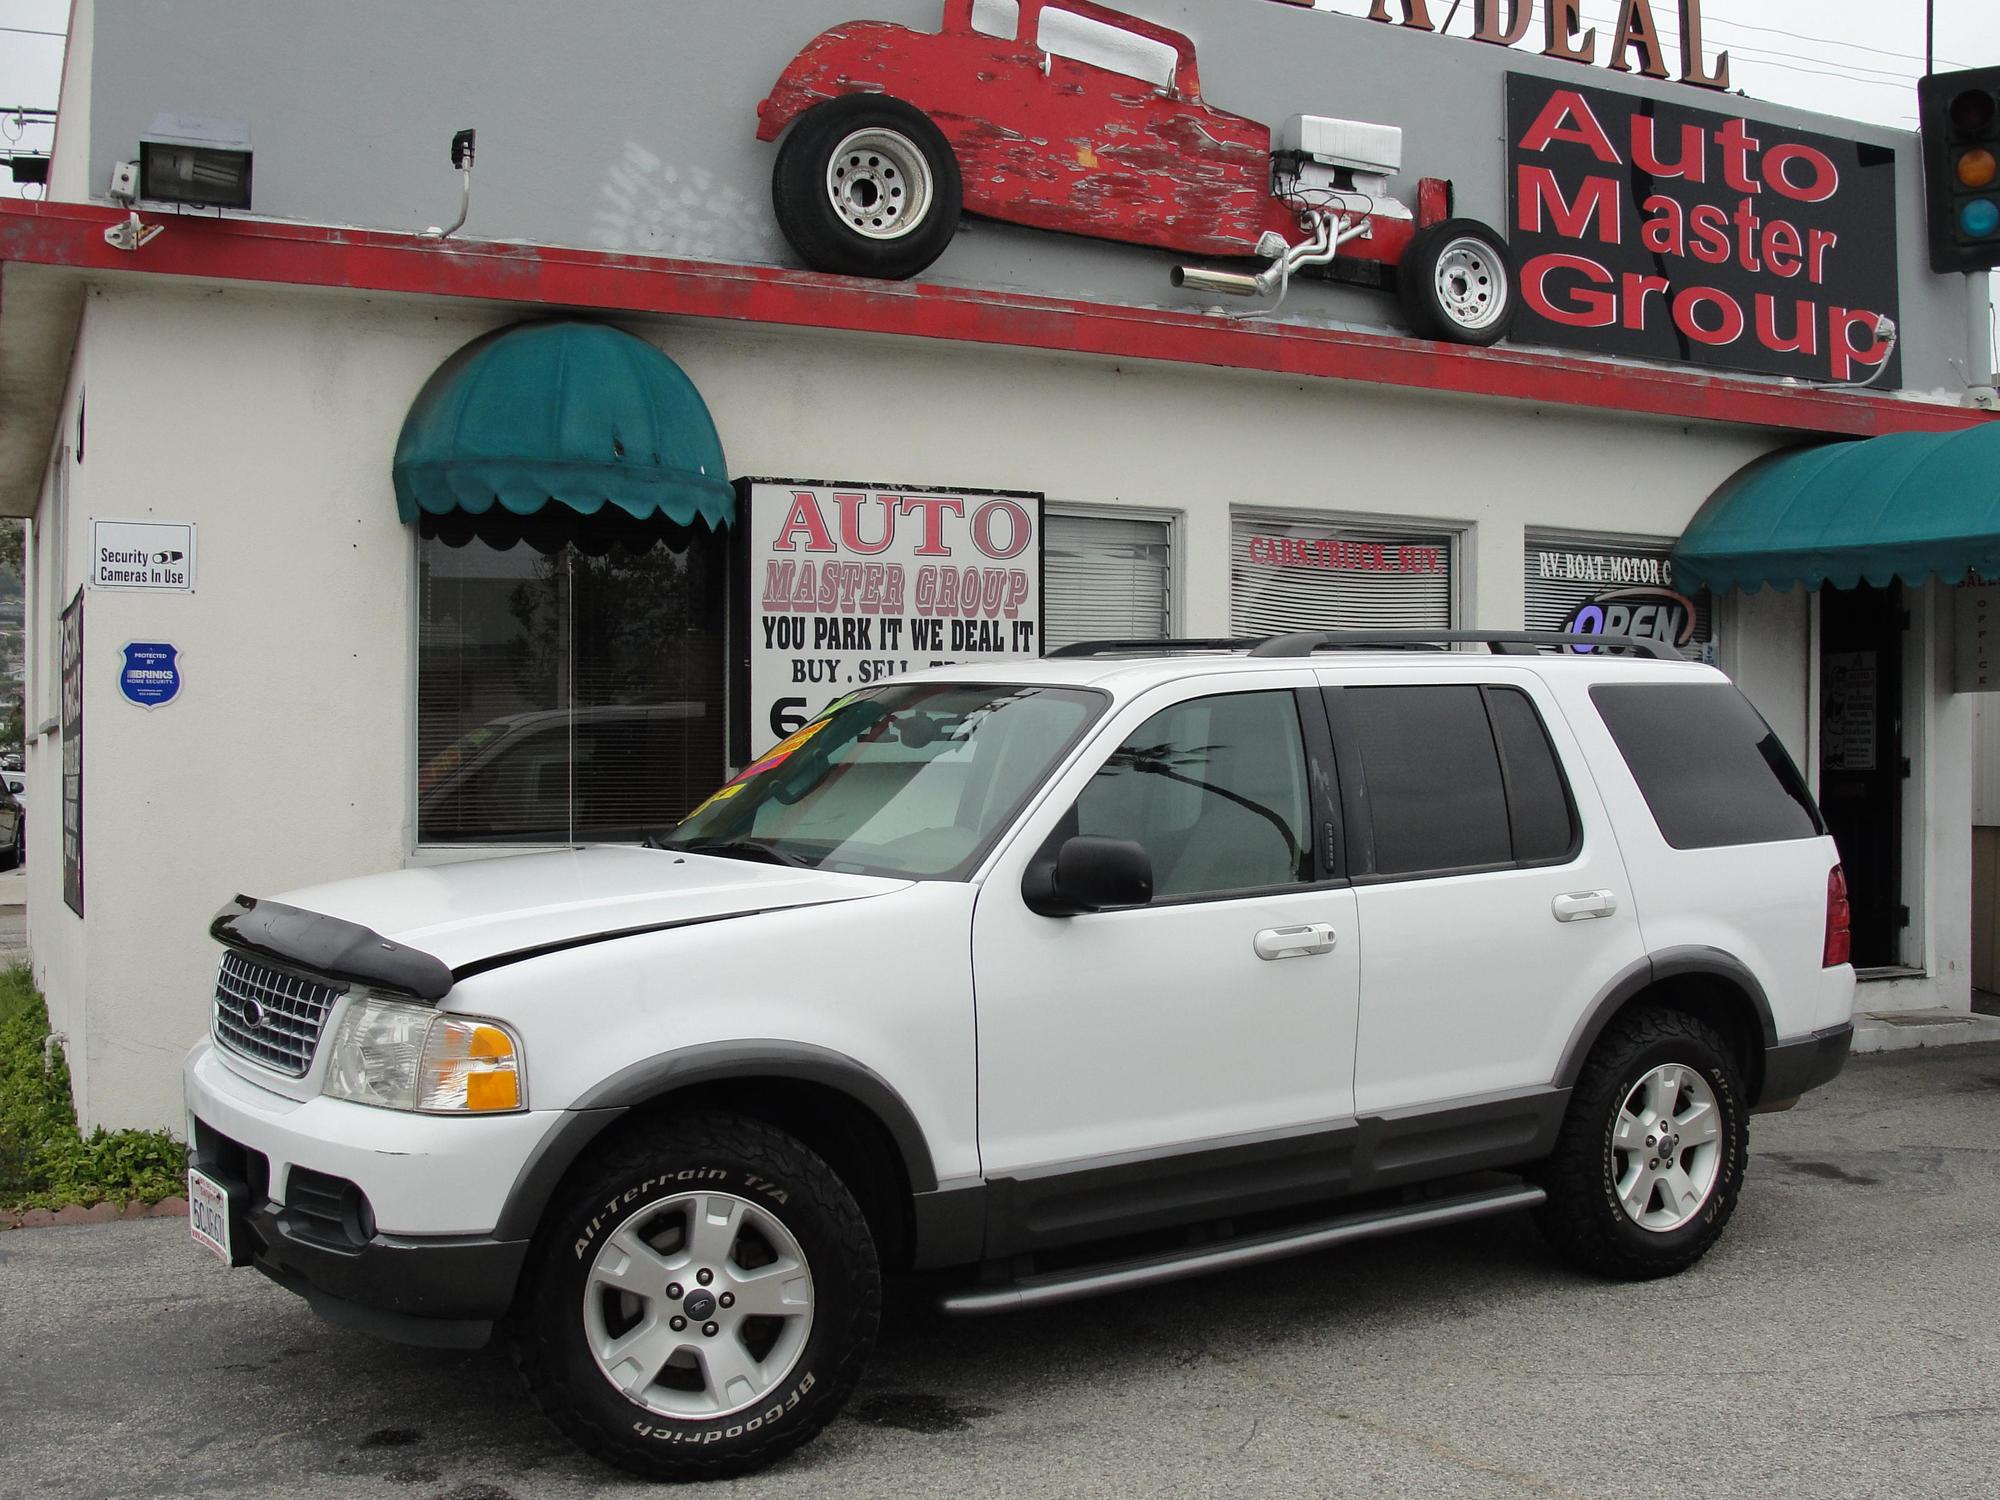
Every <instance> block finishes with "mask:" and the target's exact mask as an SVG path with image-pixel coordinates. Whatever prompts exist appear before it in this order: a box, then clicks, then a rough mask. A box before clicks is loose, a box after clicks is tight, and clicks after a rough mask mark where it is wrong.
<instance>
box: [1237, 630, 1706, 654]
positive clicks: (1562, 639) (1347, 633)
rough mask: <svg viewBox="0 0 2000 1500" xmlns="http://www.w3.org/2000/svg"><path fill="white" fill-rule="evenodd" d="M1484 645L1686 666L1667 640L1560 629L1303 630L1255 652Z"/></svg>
mask: <svg viewBox="0 0 2000 1500" xmlns="http://www.w3.org/2000/svg"><path fill="white" fill-rule="evenodd" d="M1460 643H1463V644H1465V645H1475V646H1484V647H1485V648H1486V649H1487V650H1488V651H1491V652H1493V653H1494V654H1495V655H1498V656H1533V655H1535V654H1536V653H1537V652H1538V651H1540V649H1541V648H1542V647H1544V646H1588V647H1590V648H1591V650H1592V652H1593V653H1595V652H1599V651H1604V652H1611V651H1636V652H1638V653H1640V654H1642V655H1645V656H1650V657H1653V658H1655V659H1657V660H1659V661H1685V660H1686V658H1685V657H1683V656H1682V655H1681V654H1680V653H1679V652H1678V651H1676V650H1674V648H1673V647H1671V646H1669V645H1667V644H1666V643H1665V642H1664V641H1656V640H1649V639H1645V638H1642V637H1640V636H1635V635H1578V634H1576V633H1574V632H1570V631H1560V630H1299V631H1294V632H1292V633H1291V634H1290V635H1274V636H1270V637H1268V638H1266V639H1265V640H1262V641H1259V642H1258V643H1257V644H1256V645H1254V646H1252V647H1251V648H1250V654H1251V655H1252V656H1310V655H1312V654H1313V652H1315V651H1323V650H1332V649H1336V648H1339V649H1347V650H1357V649H1358V650H1366V649H1368V648H1370V647H1382V646H1394V647H1397V648H1400V649H1409V648H1413V647H1416V648H1420V647H1426V646H1429V647H1437V648H1442V647H1443V646H1445V645H1448V644H1449V645H1456V644H1460Z"/></svg>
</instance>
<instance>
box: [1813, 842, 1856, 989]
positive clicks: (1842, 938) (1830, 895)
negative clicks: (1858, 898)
mask: <svg viewBox="0 0 2000 1500" xmlns="http://www.w3.org/2000/svg"><path fill="white" fill-rule="evenodd" d="M1853 917H1854V911H1853V908H1852V907H1850V906H1849V905H1848V904H1847V875H1846V873H1845V872H1844V871H1843V870H1842V869H1841V868H1840V866H1839V865H1835V866H1834V867H1833V868H1832V869H1831V870H1828V871H1827V872H1826V955H1825V957H1824V959H1823V960H1822V961H1821V962H1822V967H1824V968H1828V969H1830V968H1832V967H1833V966H1834V965H1835V964H1844V963H1846V962H1847V960H1848V956H1849V955H1850V954H1851V953H1853V951H1854V940H1853V936H1852V934H1851V933H1850V932H1849V931H1848V928H1849V926H1850V925H1851V923H1852V921H1853Z"/></svg>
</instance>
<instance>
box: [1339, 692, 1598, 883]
mask: <svg viewBox="0 0 2000 1500" xmlns="http://www.w3.org/2000/svg"><path fill="white" fill-rule="evenodd" d="M1329 706H1330V707H1331V708H1332V710H1333V712H1334V714H1335V716H1336V718H1337V719H1339V720H1340V721H1341V723H1342V724H1343V726H1344V732H1345V733H1346V735H1347V736H1348V737H1349V739H1350V743H1351V744H1352V745H1353V747H1354V750H1355V751H1356V752H1357V753H1358V754H1359V757H1360V761H1361V776H1362V780H1363V781H1364V782H1365V783H1366V786H1367V809H1368V816H1369V821H1370V823H1371V824H1372V828H1373V843H1374V869H1373V873H1375V874H1376V875H1391V876H1410V875H1445V874H1453V873H1456V872H1459V871H1464V870H1485V869H1496V868H1504V867H1506V866H1509V865H1537V864H1550V863H1555V862H1558V861H1561V860H1565V859H1568V858H1569V857H1570V856H1571V855H1572V854H1573V853H1574V852H1575V850H1576V847H1577V821H1576V811H1575V805H1574V803H1573V802H1572V800H1571V798H1570V794H1569V784H1568V783H1567V782H1566V781H1565V780H1564V779H1563V773H1562V767H1561V766H1560V765H1559V764H1558V763H1557V760H1556V755H1555V750H1554V748H1553V747H1552V746H1551V745H1550V744H1549V738H1548V733H1547V731H1546V730H1545V729H1544V728H1543V727H1542V721H1541V716H1540V715H1539V714H1538V713H1537V712H1536V711H1535V706H1534V704H1533V703H1531V702H1530V701H1529V700H1528V698H1527V696H1526V694H1524V693H1522V692H1520V691H1519V690H1518V689H1515V688H1510V687H1499V686H1481V685H1479V684H1477V683H1469V682H1466V683H1435V684H1421V685H1411V686H1395V687H1351V688H1345V689H1340V690H1337V693H1336V695H1334V696H1331V697H1330V698H1329Z"/></svg>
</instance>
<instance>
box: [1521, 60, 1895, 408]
mask: <svg viewBox="0 0 2000 1500" xmlns="http://www.w3.org/2000/svg"><path fill="white" fill-rule="evenodd" d="M1507 131H1508V142H1509V147H1508V177H1509V185H1510V211H1509V213H1510V218H1509V238H1510V240H1511V242H1512V246H1513V250H1514V253H1515V257H1516V263H1517V264H1518V266H1519V274H1520V289H1521V309H1520V320H1519V322H1518V323H1517V324H1516V326H1515V330H1514V332H1515V336H1516V337H1517V338H1521V339H1523V340H1527V341H1531V342H1540V343H1549V344H1555V345H1559V346H1566V347H1570V348H1579V349H1588V350H1593V351H1596V352H1599V353H1605V354H1615V355H1622V356H1626V357H1632V358H1643V359H1658V360H1668V361H1678V362H1689V363H1695V364H1706V365H1715V366H1722V367H1727V368H1730V369H1739V370H1754V371H1759V372H1762V373H1766V374H1772V375H1789V376H1793V377H1794V378H1797V379H1802V380H1817V381H1829V382H1859V381H1874V382H1877V383H1880V384H1882V385H1884V386H1894V385H1895V384H1897V368H1898V362H1897V359H1896V354H1895V337H1894V334H1893V327H1894V320H1895V316H1896V309H1897V299H1896V202H1895V197H1896V162H1895V153H1894V152H1893V151H1891V150H1890V149H1889V148H1888V147H1886V146H1877V145H1871V144H1867V143H1862V142H1855V141H1843V140H1837V139H1835V138H1834V137H1832V136H1825V135H1818V134H1814V133H1812V132H1809V131H1804V130H1796V129H1793V128H1791V127H1789V126H1785V125H1777V124H1773V123H1771V122H1770V121H1765V120H1750V119H1745V118H1743V117H1742V116H1740V115H1728V114H1718V113H1716V112H1714V111H1712V110H1702V109H1691V108H1688V107H1686V106H1683V105H1680V104H1677V103H1672V102H1668V101H1665V100H1658V99H1645V98H1639V97H1637V96H1634V95H1629V94H1619V93H1612V92H1609V91H1607V90H1603V89H1594V88H1578V87H1574V86H1570V85H1566V84H1564V83H1561V82H1559V81H1557V80H1553V79H1548V78H1539V77H1530V76H1528V75H1526V74H1521V73H1510V74H1509V75H1508V77H1507Z"/></svg>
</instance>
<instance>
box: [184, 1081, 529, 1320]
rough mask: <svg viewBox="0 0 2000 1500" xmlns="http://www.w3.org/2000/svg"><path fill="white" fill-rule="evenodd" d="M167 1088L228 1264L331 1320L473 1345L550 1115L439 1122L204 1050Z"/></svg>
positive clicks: (511, 1246) (502, 1274) (516, 1262)
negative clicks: (177, 1090) (210, 1182)
mask: <svg viewBox="0 0 2000 1500" xmlns="http://www.w3.org/2000/svg"><path fill="white" fill-rule="evenodd" d="M183 1079H184V1084H185V1089H186V1096H187V1108H188V1142H189V1148H190V1155H191V1157H192V1161H193V1165H194V1166H196V1167H197V1168H199V1169H200V1170H201V1171H202V1172H204V1173H205V1174H207V1175H208V1176H209V1177H211V1178H213V1179H215V1180H216V1181H218V1182H220V1183H221V1184H223V1185H224V1187H225V1188H226V1189H227V1190H228V1193H229V1208H230V1218H231V1229H232V1234H231V1239H232V1241H233V1242H235V1243H237V1244H238V1245H240V1249H239V1252H238V1259H239V1261H241V1262H243V1263H247V1264H250V1265H254V1266H256V1267H257V1268H258V1269H259V1270H261V1271H263V1272H264V1273H265V1274H266V1275H267V1276H269V1277H271V1278H272V1279H273V1280H274V1281H277V1282H278V1283H280V1284H281V1285H283V1286H285V1287H287V1288H289V1289H290V1290H292V1291H295V1292H298V1293H299V1294H300V1295H302V1296H304V1297H306V1298H307V1299H308V1300H309V1301H310V1302H311V1303H312V1304H313V1307H314V1309H315V1310H316V1311H318V1312H320V1313H321V1314H322V1315H323V1316H325V1317H327V1318H329V1319H330V1320H332V1321H335V1322H338V1323H342V1324H344V1325H346V1326H349V1327H356V1328H360V1329H362V1330H363V1331H366V1332H371V1333H375V1334H378V1335H381V1336H384V1337H389V1338H396V1339H400V1340H403V1341H405V1342H414V1343H426V1344H445V1345H451V1346H461V1347H463V1346H468V1345H476V1344H480V1343H484V1342H485V1340H486V1337H487V1335H488V1334H489V1333H490V1332H491V1323H492V1320H493V1319H495V1318H498V1317H500V1316H501V1315H502V1314H504V1313H505V1312H506V1310H507V1307H508V1305H509V1303H511V1302H512V1300H513V1295H514V1286H515V1283H516V1282H517V1280H518V1279H519V1277H520V1271H521V1265H522V1262H523V1261H524V1260H525V1258H526V1256H527V1252H528V1244H529V1241H528V1239H527V1238H526V1237H525V1230H524V1231H522V1233H521V1234H519V1235H517V1234H514V1233H497V1232H496V1226H497V1225H499V1224H500V1223H501V1217H502V1213H503V1211H504V1209H505V1208H506V1206H507V1203H508V1201H509V1199H510V1197H511V1196H512V1192H513V1189H514V1187H515V1184H516V1182H517V1180H519V1179H520V1178H521V1176H522V1169H523V1168H524V1167H525V1166H526V1165H527V1163H528V1162H529V1160H530V1158H531V1157H533V1156H534V1155H535V1154H536V1148H537V1147H538V1146H539V1145H540V1144H541V1142H542V1138H543V1136H544V1135H545V1134H547V1132H548V1131H549V1129H550V1128H551V1126H552V1125H554V1124H556V1123H558V1122H560V1121H562V1120H565V1119H567V1118H568V1116H567V1115H565V1114H564V1113H562V1112H556V1113H554V1114H540V1115H538V1114H534V1113H527V1114H519V1115H496V1116H488V1117H485V1118H447V1117H440V1116H428V1115H413V1114H404V1113H401V1112H397V1111H391V1110H381V1109H373V1108H370V1107H369V1106H367V1105H359V1104H351V1103H348V1102H346V1101H343V1100H338V1099H326V1098H312V1099H306V1100H298V1099H291V1098H287V1097H285V1096H283V1095H280V1094H276V1093H273V1092H271V1091H270V1090H268V1089H265V1088H261V1087H259V1086H258V1085H257V1084H256V1083H255V1082H253V1081H252V1080H250V1079H248V1078H245V1077H243V1076H242V1075H241V1074H239V1073H237V1072H236V1071H235V1070H234V1069H233V1068H231V1067H230V1066H229V1065H228V1064H227V1063H225V1062H224V1061H223V1060H222V1059H221V1058H220V1057H219V1056H217V1055H216V1052H215V1048H214V1046H213V1044H212V1043H208V1042H204V1043H202V1044H201V1045H199V1046H197V1047H196V1048H195V1049H194V1051H192V1052H191V1053H189V1054H188V1059H187V1063H186V1065H185V1069H184V1073H183Z"/></svg>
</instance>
